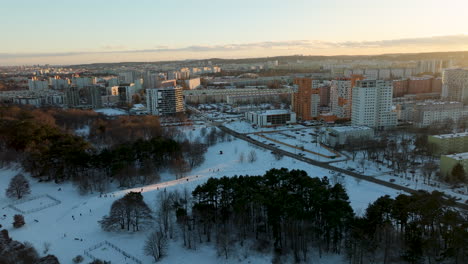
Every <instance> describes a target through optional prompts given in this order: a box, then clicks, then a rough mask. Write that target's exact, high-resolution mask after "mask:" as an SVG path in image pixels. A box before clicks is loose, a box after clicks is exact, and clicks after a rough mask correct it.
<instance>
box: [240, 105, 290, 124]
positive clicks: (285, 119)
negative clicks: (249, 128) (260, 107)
mask: <svg viewBox="0 0 468 264" xmlns="http://www.w3.org/2000/svg"><path fill="white" fill-rule="evenodd" d="M245 118H246V119H247V120H248V121H249V122H251V123H252V124H254V125H256V126H259V127H272V126H281V125H287V124H294V123H296V113H294V112H291V111H289V110H283V109H275V110H265V111H256V112H246V113H245Z"/></svg>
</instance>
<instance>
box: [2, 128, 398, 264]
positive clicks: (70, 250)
mask: <svg viewBox="0 0 468 264" xmlns="http://www.w3.org/2000/svg"><path fill="white" fill-rule="evenodd" d="M199 128H200V127H197V129H196V131H193V130H190V129H188V128H185V130H184V133H185V134H188V133H190V132H189V131H192V134H193V133H195V136H194V137H196V135H197V134H198V133H199ZM251 150H254V151H255V152H256V153H257V157H258V159H257V161H255V162H253V163H248V162H246V161H244V162H243V163H241V162H239V156H240V154H241V153H244V156H245V157H247V155H248V153H249V152H250V151H251ZM220 151H222V152H223V154H222V155H220V154H219V153H220ZM282 167H285V168H288V169H301V170H305V171H307V172H308V174H309V175H310V176H311V177H323V176H327V177H329V178H330V180H331V182H332V183H335V182H340V183H342V184H343V185H344V186H345V187H346V189H347V190H348V194H349V197H350V201H351V205H352V207H353V208H354V209H355V211H356V212H357V213H358V214H362V213H364V210H365V208H366V207H367V205H368V204H369V203H371V202H373V201H374V200H375V199H377V198H378V197H380V196H382V195H385V194H388V195H390V196H392V197H394V196H396V195H397V194H398V192H397V191H395V190H393V189H389V188H386V187H383V186H380V185H377V184H373V183H369V182H365V181H360V180H356V179H355V178H351V177H348V176H344V177H343V176H340V175H334V174H333V173H331V172H330V171H328V170H325V169H322V168H318V167H315V166H312V165H309V164H307V163H303V162H299V161H296V160H294V159H292V158H289V157H283V158H282V159H281V160H276V159H275V157H274V156H273V155H272V154H271V153H270V151H265V150H262V149H259V148H257V147H255V146H252V145H250V144H248V143H247V142H245V141H241V140H238V139H234V140H233V141H231V142H228V141H226V142H223V143H218V144H216V145H214V146H212V147H210V148H209V149H208V152H207V154H206V160H205V162H204V163H203V164H202V165H201V166H200V167H198V168H196V169H194V170H193V171H192V172H190V173H188V174H187V175H186V176H187V178H183V179H179V180H175V178H174V176H173V175H172V174H170V173H169V172H166V173H163V174H162V175H161V178H162V180H163V181H164V182H161V183H158V184H153V185H149V186H144V187H143V196H144V198H145V201H146V202H147V203H148V204H149V206H150V207H151V208H155V206H156V205H155V203H156V196H157V193H158V192H161V191H162V190H163V189H164V188H167V190H168V191H170V190H183V189H184V188H186V189H187V190H189V191H191V190H193V189H194V188H195V187H196V186H197V185H198V184H201V183H203V182H205V181H206V180H207V179H208V178H209V177H222V176H233V175H263V174H264V173H265V172H266V171H267V170H269V169H271V168H282ZM18 171H19V169H15V168H3V169H0V186H4V187H5V188H6V186H7V185H8V182H9V180H10V179H11V178H12V177H13V176H14V175H15V174H16V173H18ZM30 181H31V189H32V193H31V195H43V194H49V195H50V196H52V197H54V198H56V199H58V200H60V201H61V203H60V204H57V205H54V206H51V207H48V208H45V209H43V210H41V211H37V212H32V213H28V214H25V220H26V225H25V226H24V227H22V228H19V229H14V228H13V227H12V224H11V223H12V219H13V215H14V214H17V211H15V210H13V209H12V208H10V207H8V205H10V204H11V203H13V202H14V201H13V200H10V199H7V198H6V197H5V194H4V191H2V190H0V208H2V210H1V211H2V212H1V214H0V216H3V215H6V218H4V219H3V217H1V218H0V224H1V225H3V227H4V228H7V229H8V230H9V232H10V233H11V236H12V237H13V238H14V239H16V240H19V241H29V242H31V243H33V245H34V246H35V247H36V248H37V249H38V250H39V251H42V249H43V244H44V243H45V242H49V243H51V250H50V253H51V254H55V255H56V256H57V257H58V258H59V260H60V262H61V263H71V259H72V258H73V257H75V256H76V255H83V252H84V250H87V249H89V248H92V247H93V246H95V245H98V244H99V243H102V242H104V241H108V242H109V243H112V244H114V245H116V246H117V247H118V248H120V249H122V250H124V251H125V252H126V253H127V254H129V255H132V256H135V257H136V258H137V259H139V260H141V261H142V262H143V263H152V259H151V258H150V257H148V256H145V255H144V254H143V250H142V248H143V245H144V241H145V236H146V232H139V233H125V232H123V233H112V232H104V231H102V230H101V228H100V226H99V224H98V221H99V220H101V219H102V217H103V216H104V215H106V214H108V212H109V209H110V206H111V204H112V202H113V201H115V200H116V199H118V198H120V197H122V196H123V195H125V193H127V192H129V191H131V190H134V191H140V190H141V187H137V188H134V189H128V190H114V191H112V192H109V193H108V194H106V197H99V194H96V193H94V194H87V195H84V196H82V195H79V194H78V191H77V190H76V188H75V187H74V186H72V184H70V183H65V184H61V185H57V184H54V183H38V182H37V181H36V180H34V179H31V180H30ZM37 202H39V204H36V205H31V206H33V207H34V206H40V205H41V204H40V203H41V201H36V203H37ZM44 202H46V201H44ZM181 243H182V242H181V241H180V240H172V241H170V244H169V251H168V256H167V257H165V258H164V259H163V260H162V261H161V263H271V256H270V255H261V254H257V253H253V252H251V251H249V252H245V249H241V248H239V249H238V250H237V251H238V253H237V255H238V257H234V258H230V259H228V260H224V259H223V258H222V257H221V258H219V257H218V256H217V254H216V250H215V248H214V246H213V245H212V244H203V245H200V247H199V248H198V249H197V250H196V251H193V250H187V249H185V248H183V247H182V245H181ZM105 248H106V249H105V250H103V248H101V249H96V250H100V251H99V254H104V256H102V257H105V255H106V254H108V256H109V259H111V258H112V260H113V263H126V262H125V261H124V257H123V255H121V256H122V257H120V259H119V254H116V253H115V252H114V251H115V250H111V249H109V248H108V247H105ZM96 252H97V251H96ZM99 256H101V255H99ZM85 258H86V257H85ZM115 258H118V260H115ZM119 260H120V262H119ZM89 261H90V259H89V258H87V259H86V260H85V263H87V262H89ZM313 262H314V263H343V260H342V258H341V257H339V256H329V257H324V258H322V259H321V260H318V258H317V259H316V260H314V261H313ZM128 263H131V262H128Z"/></svg>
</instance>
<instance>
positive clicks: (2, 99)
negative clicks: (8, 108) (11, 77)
mask: <svg viewBox="0 0 468 264" xmlns="http://www.w3.org/2000/svg"><path fill="white" fill-rule="evenodd" d="M0 103H14V104H21V105H32V106H35V107H41V106H48V105H54V106H62V105H63V104H64V94H63V93H62V92H59V91H55V90H50V89H46V90H35V91H29V90H21V91H4V92H0Z"/></svg>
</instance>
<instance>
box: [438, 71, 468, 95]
mask: <svg viewBox="0 0 468 264" xmlns="http://www.w3.org/2000/svg"><path fill="white" fill-rule="evenodd" d="M442 98H443V99H445V100H450V101H458V102H462V103H464V104H468V69H446V70H444V71H443V73H442Z"/></svg>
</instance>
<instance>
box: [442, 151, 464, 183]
mask: <svg viewBox="0 0 468 264" xmlns="http://www.w3.org/2000/svg"><path fill="white" fill-rule="evenodd" d="M457 164H461V165H462V167H463V169H464V170H465V173H466V172H468V152H464V153H457V154H451V155H442V156H440V174H441V176H442V177H450V176H451V174H452V170H453V168H454V167H455V166H456V165H457Z"/></svg>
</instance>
